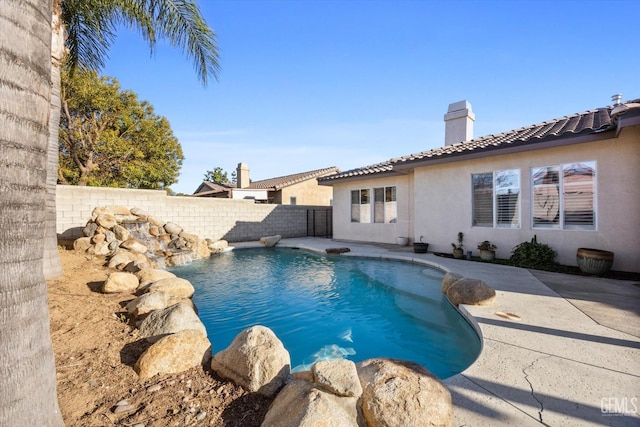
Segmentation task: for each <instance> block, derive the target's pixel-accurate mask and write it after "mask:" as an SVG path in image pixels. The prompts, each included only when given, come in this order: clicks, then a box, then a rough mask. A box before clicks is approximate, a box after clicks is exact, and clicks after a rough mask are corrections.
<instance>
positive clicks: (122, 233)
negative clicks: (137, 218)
mask: <svg viewBox="0 0 640 427" xmlns="http://www.w3.org/2000/svg"><path fill="white" fill-rule="evenodd" d="M113 232H114V233H115V235H116V239H118V240H120V241H121V242H124V241H125V240H129V237H131V233H129V230H127V229H126V228H124V227H123V226H121V225H120V224H116V225H114V226H113Z"/></svg>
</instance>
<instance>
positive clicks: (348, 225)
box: [333, 175, 420, 243]
mask: <svg viewBox="0 0 640 427" xmlns="http://www.w3.org/2000/svg"><path fill="white" fill-rule="evenodd" d="M411 183H412V177H411V176H409V175H401V176H390V177H387V178H375V179H358V180H352V181H348V182H342V183H336V184H334V186H333V197H334V207H333V236H334V238H336V239H341V240H353V241H360V242H379V243H395V242H396V237H413V234H414V233H413V229H412V226H413V222H412V218H413V209H412V206H413V189H412V188H411ZM388 186H395V187H396V201H397V213H398V215H397V218H398V221H397V222H396V223H392V224H382V223H356V222H351V191H352V190H359V189H371V190H373V189H374V188H379V187H388ZM418 237H420V236H418Z"/></svg>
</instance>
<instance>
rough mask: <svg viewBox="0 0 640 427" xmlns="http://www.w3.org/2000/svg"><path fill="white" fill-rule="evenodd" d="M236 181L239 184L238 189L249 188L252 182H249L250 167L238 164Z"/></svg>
mask: <svg viewBox="0 0 640 427" xmlns="http://www.w3.org/2000/svg"><path fill="white" fill-rule="evenodd" d="M236 175H237V176H236V180H237V183H238V188H248V187H249V184H250V183H251V181H250V180H249V166H247V165H245V164H244V163H238V168H237V169H236Z"/></svg>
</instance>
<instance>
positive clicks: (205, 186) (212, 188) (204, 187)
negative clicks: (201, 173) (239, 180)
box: [193, 181, 236, 196]
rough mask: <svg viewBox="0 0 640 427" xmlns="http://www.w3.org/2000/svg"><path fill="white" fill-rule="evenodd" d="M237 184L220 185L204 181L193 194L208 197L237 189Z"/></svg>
mask: <svg viewBox="0 0 640 427" xmlns="http://www.w3.org/2000/svg"><path fill="white" fill-rule="evenodd" d="M235 187H236V185H235V184H231V183H229V184H218V183H216V182H209V181H202V184H200V186H199V187H198V189H197V190H196V191H195V192H194V193H193V195H194V196H208V195H209V194H217V193H224V192H228V191H230V190H231V189H232V188H235Z"/></svg>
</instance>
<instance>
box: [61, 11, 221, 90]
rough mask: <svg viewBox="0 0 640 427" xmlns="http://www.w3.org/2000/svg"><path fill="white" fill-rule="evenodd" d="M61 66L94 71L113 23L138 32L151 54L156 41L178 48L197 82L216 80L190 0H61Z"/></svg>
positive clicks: (202, 25) (209, 46) (207, 40)
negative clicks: (63, 47)
mask: <svg viewBox="0 0 640 427" xmlns="http://www.w3.org/2000/svg"><path fill="white" fill-rule="evenodd" d="M62 21H63V23H64V25H65V26H66V29H67V33H66V41H65V45H66V47H67V51H68V54H67V64H68V65H69V66H70V67H71V69H74V68H76V67H81V68H84V69H94V70H99V69H100V68H102V67H103V66H104V64H105V60H106V58H108V55H107V53H108V50H109V48H110V47H111V44H112V43H113V40H114V39H115V35H116V34H115V32H116V27H117V25H118V24H121V25H125V26H127V27H129V28H131V29H135V30H138V31H139V32H140V35H141V36H142V37H143V38H144V39H145V40H146V41H147V43H148V44H149V48H150V49H151V53H152V54H153V50H154V47H155V44H156V42H157V40H158V39H160V38H162V39H165V40H166V41H167V42H168V43H170V44H171V45H172V46H174V47H176V48H179V49H181V51H182V53H183V54H185V55H186V56H187V57H188V58H189V59H190V60H192V61H193V64H194V68H195V70H196V73H197V74H198V77H199V78H200V80H201V81H202V83H203V85H206V84H207V81H208V78H209V76H213V77H214V78H215V79H217V78H218V72H219V70H220V65H219V63H218V55H219V52H218V47H217V43H216V37H215V34H214V32H213V31H212V30H211V29H210V28H209V27H208V26H207V24H206V22H205V20H204V18H203V17H202V14H201V13H200V9H199V8H198V5H197V4H196V3H195V1H193V0H62Z"/></svg>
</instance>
